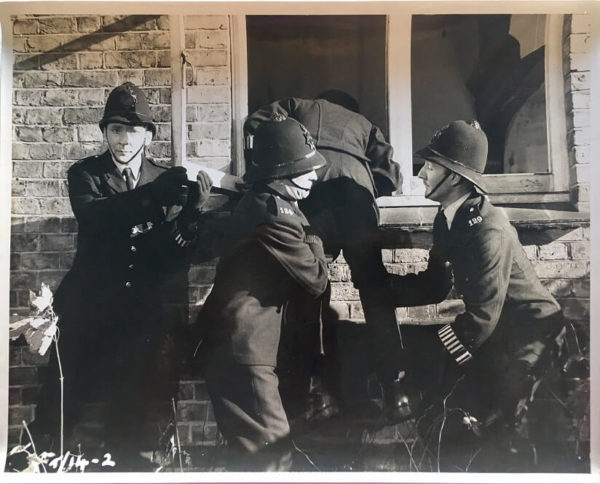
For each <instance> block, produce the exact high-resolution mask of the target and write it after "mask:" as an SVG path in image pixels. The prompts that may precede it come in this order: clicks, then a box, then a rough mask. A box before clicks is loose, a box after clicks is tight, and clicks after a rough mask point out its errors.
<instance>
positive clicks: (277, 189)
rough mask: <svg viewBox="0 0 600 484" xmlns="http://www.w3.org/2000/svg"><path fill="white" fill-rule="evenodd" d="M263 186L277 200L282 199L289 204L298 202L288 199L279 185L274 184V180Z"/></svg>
mask: <svg viewBox="0 0 600 484" xmlns="http://www.w3.org/2000/svg"><path fill="white" fill-rule="evenodd" d="M264 186H265V187H266V188H267V190H268V191H269V192H271V193H274V194H275V195H277V196H278V197H279V198H283V199H284V200H285V201H287V202H289V203H292V204H295V203H297V202H298V200H295V199H294V198H292V197H290V196H289V195H288V193H287V192H286V191H285V190H284V189H283V187H282V186H281V185H279V184H278V183H275V180H273V181H271V182H268V183H265V185H264Z"/></svg>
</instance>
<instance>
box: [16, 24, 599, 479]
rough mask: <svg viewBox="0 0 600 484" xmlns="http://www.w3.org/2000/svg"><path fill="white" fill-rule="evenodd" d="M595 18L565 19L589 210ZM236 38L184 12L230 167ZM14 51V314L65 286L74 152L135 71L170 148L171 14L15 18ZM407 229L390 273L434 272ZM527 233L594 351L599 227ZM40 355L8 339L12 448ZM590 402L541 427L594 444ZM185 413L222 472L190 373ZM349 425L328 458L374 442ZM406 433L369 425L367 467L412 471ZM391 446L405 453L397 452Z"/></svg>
mask: <svg viewBox="0 0 600 484" xmlns="http://www.w3.org/2000/svg"><path fill="white" fill-rule="evenodd" d="M586 22H587V21H586V20H585V19H579V18H578V17H577V16H573V18H572V19H571V17H568V18H567V20H566V24H565V35H566V36H565V45H566V47H565V48H566V49H567V50H566V52H565V60H566V61H568V62H566V64H565V66H568V69H567V67H566V68H565V92H566V96H567V101H568V102H567V104H568V106H569V113H568V116H567V120H568V128H569V133H570V135H569V143H570V144H569V147H570V162H571V178H570V180H571V184H570V185H571V187H572V194H573V197H574V200H575V201H576V203H577V204H578V207H580V208H585V207H586V206H587V205H586V204H587V203H588V200H589V199H588V198H586V197H587V196H588V195H587V193H588V192H589V175H588V174H586V171H585V170H586V169H587V167H588V166H589V146H588V144H589V140H587V138H586V136H589V135H588V134H587V132H588V126H589V84H588V72H587V71H588V69H587V65H588V64H587V62H588V61H587V60H586V55H587V54H585V52H584V51H582V50H581V49H585V44H586V41H585V39H586V38H587V37H586V36H587V35H588V34H586V32H588V33H589V24H588V23H586ZM586 26H587V27H586ZM586 28H587V29H588V30H585V29H586ZM229 39H230V38H229V23H228V18H227V17H226V16H186V17H185V48H186V57H187V60H188V61H189V62H190V64H191V66H190V67H188V68H187V69H186V78H187V83H188V86H189V87H188V98H187V106H186V108H187V121H188V126H187V136H188V138H187V139H188V142H187V153H188V157H190V158H193V159H198V160H200V159H201V160H202V161H203V162H205V163H207V164H209V165H210V166H212V167H215V168H220V169H225V170H227V169H228V167H229V163H230V153H231V95H230V92H231V78H230V65H229V62H230V55H229V53H230V50H231V45H230V40H229ZM569 49H572V50H569ZM578 49H579V50H578ZM14 50H15V66H14V99H13V141H14V144H13V199H12V200H13V207H12V215H13V217H12V231H11V286H10V306H11V312H12V313H26V312H27V311H28V298H29V290H30V289H35V288H38V287H39V286H40V284H41V282H46V283H49V284H50V286H51V288H52V289H53V290H55V289H56V287H57V286H58V283H59V282H60V280H61V279H62V277H63V276H64V274H65V273H66V271H67V270H68V269H69V267H70V265H71V262H72V258H73V255H74V251H75V243H76V242H75V241H76V239H75V235H76V231H77V225H76V222H75V221H74V219H73V218H72V213H71V209H70V206H69V203H68V198H67V186H66V181H65V174H66V170H67V168H68V167H69V166H70V165H71V163H72V162H73V161H75V160H77V159H79V158H80V157H83V156H86V155H88V154H92V153H98V152H100V151H101V150H102V140H101V134H100V131H99V130H98V128H97V122H98V120H99V119H100V117H101V113H102V108H103V105H104V102H105V99H106V96H107V95H108V92H109V91H110V89H112V88H113V87H114V86H116V85H118V84H119V83H121V82H124V81H126V80H131V81H133V82H135V83H137V84H138V85H140V86H142V87H143V89H144V90H145V92H146V93H147V95H148V97H149V100H150V103H151V108H152V110H153V114H154V116H155V120H156V121H157V124H158V133H157V138H156V140H155V142H154V143H153V145H152V150H151V154H152V155H153V156H154V157H157V158H160V159H168V158H169V156H170V95H171V90H170V82H171V74H170V72H171V71H170V69H171V66H170V57H169V24H168V18H166V17H148V16H144V17H142V16H134V17H107V16H82V17H55V16H52V17H46V16H30V17H19V18H17V19H15V22H14ZM578 54H580V55H578ZM569 100H570V101H569ZM569 103H570V104H569ZM404 210H412V209H410V208H407V209H404ZM225 219H226V213H224V212H219V213H215V214H213V215H211V217H210V220H209V223H208V224H207V229H206V233H205V234H204V236H205V241H204V244H203V249H202V250H200V251H199V253H198V255H197V261H196V264H195V265H194V267H192V269H191V271H190V273H189V294H188V296H189V303H190V306H191V308H192V311H191V317H192V318H193V317H194V315H195V314H196V312H197V310H198V309H199V308H200V307H201V305H202V303H203V302H204V300H205V298H206V296H207V295H208V293H209V291H210V288H211V284H212V280H213V277H214V269H215V262H216V261H215V259H214V254H215V253H216V251H217V248H218V244H219V240H218V233H219V231H220V227H222V224H223V222H224V220H225ZM584 225H585V224H584ZM403 229H405V230H406V231H405V232H403V235H402V237H400V238H401V239H402V242H401V243H400V242H398V243H397V244H395V245H394V244H391V245H390V247H396V248H389V249H387V250H385V252H384V259H385V262H386V264H387V266H388V268H389V270H390V271H393V272H396V273H399V274H404V273H408V272H414V271H417V270H420V269H422V268H424V267H425V265H426V262H427V250H426V248H427V247H428V246H429V245H430V243H431V239H430V236H431V234H430V231H429V228H428V227H427V226H424V227H423V226H419V227H417V226H410V227H403ZM519 232H520V236H521V238H522V241H523V243H524V244H525V248H526V251H527V253H528V255H529V257H530V258H531V259H532V261H533V262H534V266H535V269H536V271H537V273H538V275H539V277H540V278H541V279H542V280H543V282H544V283H545V284H546V285H547V286H548V287H549V288H550V290H551V291H552V293H553V294H554V295H555V296H556V297H557V298H558V299H559V302H560V303H561V305H562V306H563V308H564V310H565V313H566V314H567V316H568V317H569V318H570V319H571V320H572V321H573V322H574V324H575V326H576V327H577V331H578V334H579V336H580V342H581V345H582V348H583V349H584V351H587V346H588V341H589V338H588V334H589V270H590V269H589V265H590V263H589V258H590V255H589V250H590V241H589V228H588V227H587V226H584V227H576V226H564V225H560V224H559V225H555V226H539V225H538V226H529V225H521V226H520V227H519ZM400 238H399V239H400ZM399 239H398V240H399ZM404 247H407V248H404ZM330 275H331V280H332V290H333V304H334V305H335V306H336V309H337V310H338V312H339V313H340V314H341V315H345V316H346V317H347V318H348V319H350V320H353V321H355V322H356V323H357V324H359V325H360V323H361V322H362V320H363V314H362V308H361V305H360V302H359V298H358V293H357V291H356V290H355V289H354V288H353V287H352V284H351V282H350V277H349V270H348V267H347V266H346V265H345V263H344V261H343V260H342V259H340V260H338V261H336V262H335V263H334V264H332V266H331V268H330ZM461 307H462V302H461V301H460V300H458V299H456V298H455V296H454V297H451V298H450V299H448V300H447V301H444V302H443V303H441V304H439V305H436V306H426V307H416V308H399V309H398V310H397V315H398V319H399V322H400V323H404V324H407V323H413V324H414V323H417V324H419V323H425V322H430V321H435V322H442V321H450V320H452V319H453V317H454V316H455V315H456V314H457V313H458V312H459V311H460V309H461ZM357 327H360V326H357ZM44 363H45V361H44V359H43V358H39V357H35V356H33V355H31V354H30V353H29V351H28V350H27V348H25V347H22V346H19V345H11V353H10V364H11V369H10V382H9V384H10V402H9V403H10V416H9V430H10V435H9V442H10V443H11V444H12V443H15V442H16V441H18V437H19V433H20V430H21V421H22V420H31V419H32V418H33V415H34V410H35V399H36V395H37V388H38V381H39V375H38V373H39V372H40V371H43V367H44ZM363 376H364V375H363ZM582 391H585V388H584V389H583V390H582ZM547 396H548V398H547V399H546V400H545V401H546V403H547V407H541V408H543V409H544V411H548V409H551V410H552V411H556V409H555V407H556V401H555V400H553V399H552V398H551V396H550V394H548V395H547ZM540 405H541V404H540ZM580 407H581V405H580ZM580 407H578V408H579V410H577V411H575V410H573V409H570V410H573V411H570V413H569V416H568V417H567V420H568V421H567V422H563V423H564V425H563V426H562V427H561V430H560V432H557V431H556V429H545V428H544V427H543V425H541V424H540V427H539V428H540V432H542V433H543V432H546V433H547V437H548V439H555V440H564V441H565V442H568V443H569V445H571V444H572V445H571V447H574V446H575V443H576V442H579V441H581V442H584V443H585V442H586V440H589V436H588V435H587V434H586V431H587V429H588V426H587V424H586V418H587V415H589V411H586V408H585V402H584V405H583V407H581V408H580ZM573 408H575V405H574V407H573ZM179 413H180V423H179V430H180V437H181V439H182V444H183V445H185V446H189V448H190V449H196V450H197V455H196V457H197V462H200V464H198V463H197V465H198V466H199V467H200V468H215V467H218V465H216V464H215V461H214V459H213V454H212V453H211V452H212V449H217V448H218V445H216V444H217V443H218V438H217V437H218V436H217V431H216V426H215V423H214V419H213V416H212V410H211V407H210V403H209V401H208V396H207V393H206V388H205V385H204V383H203V381H202V380H201V379H200V378H199V377H198V376H197V375H196V373H195V372H194V371H193V370H190V371H189V372H188V373H187V374H186V376H185V377H184V379H183V381H182V382H181V391H180V403H179ZM557 414H558V413H557ZM569 419H570V420H569ZM546 420H547V419H546ZM540 422H542V423H543V422H544V419H540ZM343 430H344V431H340V434H339V435H338V434H335V433H332V434H331V435H329V436H321V437H322V439H324V440H327V438H328V440H327V442H328V443H330V444H331V445H332V449H333V450H332V454H331V455H336V454H335V452H338V451H339V449H340V448H341V447H343V443H344V442H346V443H349V445H363V444H364V443H365V435H364V433H363V432H362V430H361V429H358V430H356V432H354V434H352V436H349V434H348V433H347V432H345V431H346V430H347V429H343ZM553 430H554V431H553ZM402 435H408V430H407V429H406V428H405V427H404V426H398V427H386V428H383V429H380V430H377V431H374V432H373V433H371V434H369V435H368V439H367V440H368V443H369V444H374V443H376V444H378V445H381V446H380V447H378V448H377V450H374V451H372V452H371V451H369V452H362V451H361V452H359V454H360V459H362V461H361V462H362V463H361V464H360V466H362V467H361V468H362V469H363V470H381V469H385V470H392V469H395V470H407V469H409V468H410V466H408V465H407V462H406V459H400V460H399V459H398V458H397V454H398V449H399V448H400V447H403V445H404V444H403V442H402V441H401V440H402V439H401V438H400V436H402ZM544 435H546V434H544ZM326 437H327V438H326ZM399 439H400V440H399ZM344 445H345V444H344ZM386 446H387V447H386ZM390 446H391V447H390ZM571 447H569V448H571ZM390 448H391V449H392V450H390ZM582 448H583V447H582ZM206 449H209V450H206ZM352 452H354V451H352ZM389 452H392V454H393V455H396V457H393V456H392V457H390V454H389ZM340 470H344V469H340ZM347 470H350V469H347Z"/></svg>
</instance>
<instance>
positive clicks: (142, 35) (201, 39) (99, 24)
mask: <svg viewBox="0 0 600 484" xmlns="http://www.w3.org/2000/svg"><path fill="white" fill-rule="evenodd" d="M228 29H229V23H228V18H227V17H226V16H186V17H185V48H186V52H187V54H188V57H187V60H188V61H189V63H190V64H191V66H190V67H188V68H187V69H186V74H187V84H188V86H189V88H188V103H187V120H188V126H187V133H188V140H189V142H188V144H187V153H188V156H189V157H190V158H193V159H197V160H202V161H203V162H205V163H207V164H208V165H209V166H212V167H215V168H223V169H227V168H228V163H229V160H230V150H231V148H230V147H231V141H230V139H231V114H230V113H231V107H230V90H231V88H230V75H229V49H230V44H229V31H228ZM13 46H14V47H13V50H14V57H15V58H14V66H13V69H14V77H13V79H14V80H13V146H12V151H13V181H12V224H11V274H10V311H11V314H26V313H27V312H28V311H29V308H28V306H29V290H34V289H37V288H39V287H40V284H41V283H42V282H44V283H47V284H49V285H50V288H51V289H52V290H53V291H55V290H56V288H57V287H58V284H59V283H60V281H61V280H62V278H63V276H64V275H65V273H66V272H67V271H68V269H69V268H70V266H71V263H72V260H73V256H74V253H75V248H76V247H75V244H76V233H77V223H76V221H75V220H74V218H73V214H72V212H71V207H70V204H69V200H68V188H67V184H66V172H67V169H68V168H69V167H70V166H71V164H72V163H73V162H75V161H76V160H78V159H80V158H82V157H85V156H88V155H92V154H97V153H101V152H102V151H103V150H104V149H105V147H104V146H103V141H102V134H101V132H100V130H99V128H98V121H99V120H100V118H101V116H102V111H103V108H104V104H105V102H106V98H107V96H108V93H109V92H110V90H111V89H113V88H114V87H115V86H117V85H119V84H121V83H123V82H126V81H131V82H133V83H135V84H137V85H138V86H140V87H142V89H143V90H144V92H145V94H146V96H147V98H148V101H149V103H150V108H151V111H152V115H153V119H154V121H155V123H156V126H157V135H156V137H155V139H154V141H153V143H152V145H151V147H150V149H149V154H150V156H152V157H154V158H155V159H158V160H169V159H170V155H171V153H170V150H171V143H170V139H171V122H170V121H171V64H170V31H169V18H168V17H166V16H139V15H138V16H126V17H125V16H121V17H116V16H60V17H59V16H43V15H35V16H22V17H18V18H14V23H13ZM217 218H218V217H217ZM210 244H213V242H210ZM209 252H210V251H209ZM211 265H212V266H214V261H212V262H210V263H209V268H208V269H204V268H202V267H195V268H194V269H193V270H192V271H191V273H190V277H191V279H192V285H191V288H190V303H191V304H192V305H194V304H195V303H197V302H198V301H199V300H200V301H201V300H202V298H203V297H205V295H206V294H207V293H208V290H209V288H210V286H209V284H210V283H211V282H212V276H213V274H214V271H213V270H212V269H211V268H210V266H211ZM44 364H45V359H44V358H39V357H34V356H32V355H31V354H30V353H29V352H28V350H27V349H26V348H23V347H21V346H18V345H11V355H10V365H11V370H10V418H9V427H10V438H9V441H10V442H11V443H14V442H16V441H18V436H19V434H20V432H21V421H22V420H23V419H25V420H26V421H29V420H31V419H32V417H33V412H34V408H35V405H34V404H35V398H36V395H37V386H38V381H39V377H38V370H40V371H43V366H44ZM191 386H192V387H193V386H194V384H191ZM183 394H184V396H187V395H190V396H191V395H199V394H198V393H190V392H189V391H188V390H187V389H186V388H185V386H184V388H183ZM194 398H195V397H194ZM203 400H204V403H203V405H204V407H206V405H207V404H206V398H204V399H203ZM190 407H194V404H193V403H191V404H190ZM183 414H184V415H186V418H188V419H189V420H191V421H192V420H194V419H196V420H200V418H199V417H198V412H196V411H191V410H190V411H188V410H187V409H185V410H184V412H183ZM214 432H215V431H214V424H213V430H212V435H213V437H212V438H213V440H214ZM190 438H191V437H190ZM194 438H195V439H196V440H199V439H198V438H197V435H196V433H194ZM188 440H189V439H188Z"/></svg>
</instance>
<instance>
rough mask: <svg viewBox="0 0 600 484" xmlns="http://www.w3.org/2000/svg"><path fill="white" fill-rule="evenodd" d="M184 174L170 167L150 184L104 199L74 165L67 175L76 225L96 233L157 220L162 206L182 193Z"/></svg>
mask: <svg viewBox="0 0 600 484" xmlns="http://www.w3.org/2000/svg"><path fill="white" fill-rule="evenodd" d="M185 173H186V172H185V168H183V167H175V168H170V169H168V170H166V171H165V172H164V173H162V174H161V175H159V176H158V177H157V178H156V179H155V180H154V181H153V182H151V183H148V184H146V185H142V186H138V187H136V188H134V189H133V190H130V191H127V192H123V193H115V194H113V195H111V196H106V195H104V194H102V193H100V192H99V191H98V188H97V186H96V183H95V182H94V180H93V179H92V176H91V175H90V173H88V172H87V171H86V170H84V169H83V168H82V167H81V166H80V165H79V164H77V163H76V164H75V165H73V166H72V167H71V168H70V169H69V171H68V174H67V179H68V183H69V198H70V200H71V206H72V207H73V213H74V214H75V217H76V218H77V221H78V223H79V224H81V225H83V226H85V227H86V229H87V230H89V231H98V232H106V231H111V230H123V229H126V230H128V229H129V228H131V227H132V226H134V225H137V224H141V223H145V222H148V221H155V222H156V221H161V220H163V219H164V212H163V210H162V207H163V206H164V205H169V204H171V203H175V202H176V201H177V200H178V199H179V198H180V197H181V196H182V194H184V193H185V190H186V188H185V186H184V185H185V182H186V181H187V176H186V174H185Z"/></svg>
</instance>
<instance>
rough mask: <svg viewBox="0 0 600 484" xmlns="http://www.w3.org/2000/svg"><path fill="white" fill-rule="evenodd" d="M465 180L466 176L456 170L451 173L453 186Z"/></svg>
mask: <svg viewBox="0 0 600 484" xmlns="http://www.w3.org/2000/svg"><path fill="white" fill-rule="evenodd" d="M463 181H464V178H463V177H462V176H460V175H458V174H457V173H454V172H451V173H450V183H451V184H452V186H453V187H457V186H459V185H460V184H461V183H462V182H463Z"/></svg>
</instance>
